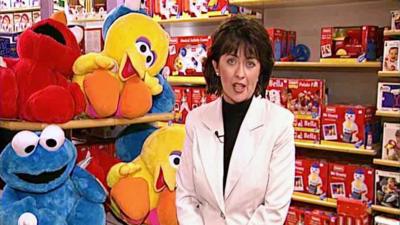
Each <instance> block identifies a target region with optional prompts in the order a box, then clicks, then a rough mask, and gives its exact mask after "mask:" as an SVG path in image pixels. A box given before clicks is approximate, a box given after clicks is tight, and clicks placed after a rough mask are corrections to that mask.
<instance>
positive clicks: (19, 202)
mask: <svg viewBox="0 0 400 225" xmlns="http://www.w3.org/2000/svg"><path fill="white" fill-rule="evenodd" d="M40 138H43V137H40ZM28 141H29V140H28ZM16 152H17V151H16V150H15V149H13V147H12V145H11V144H8V145H7V146H6V147H5V149H4V150H3V152H2V153H1V155H0V177H1V178H2V179H3V180H4V181H5V183H6V186H5V188H4V192H3V195H2V197H1V199H0V225H17V224H18V218H19V217H20V216H21V215H22V214H23V213H25V212H30V213H32V214H33V215H35V216H36V218H37V221H38V224H39V225H59V224H60V225H61V224H62V225H89V224H90V225H104V224H105V211H104V207H103V204H102V203H104V201H105V197H106V193H105V191H104V189H103V188H102V187H101V185H100V184H99V183H98V182H97V181H96V179H95V178H94V177H93V176H92V175H90V174H89V173H87V172H86V171H85V170H83V169H81V168H80V167H77V166H75V160H76V157H77V152H76V148H75V146H74V145H73V144H72V142H71V141H69V140H67V139H65V141H64V143H63V144H62V145H61V146H60V147H59V148H58V149H55V150H54V151H49V150H46V149H45V148H44V147H43V146H41V144H40V143H37V145H36V147H35V148H34V150H33V151H32V152H31V153H30V155H27V156H20V155H19V154H17V153H16ZM55 171H58V173H55ZM45 172H47V173H46V174H44V173H45ZM51 172H53V174H50V173H51ZM21 174H24V175H21ZM49 174H50V175H49ZM27 177H28V178H27Z"/></svg>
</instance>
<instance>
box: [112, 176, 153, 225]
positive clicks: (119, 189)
mask: <svg viewBox="0 0 400 225" xmlns="http://www.w3.org/2000/svg"><path fill="white" fill-rule="evenodd" d="M110 198H111V201H112V205H113V206H114V207H116V208H118V209H117V210H118V211H119V213H117V214H119V215H118V216H119V217H120V219H122V220H124V221H125V222H127V223H128V224H142V222H143V221H144V219H145V218H146V217H147V214H148V213H149V210H150V199H149V189H148V184H147V182H146V181H145V180H144V179H142V178H136V177H125V178H122V179H121V180H119V181H118V182H117V183H116V184H115V185H114V186H113V187H112V188H111V192H110ZM114 211H115V210H114Z"/></svg>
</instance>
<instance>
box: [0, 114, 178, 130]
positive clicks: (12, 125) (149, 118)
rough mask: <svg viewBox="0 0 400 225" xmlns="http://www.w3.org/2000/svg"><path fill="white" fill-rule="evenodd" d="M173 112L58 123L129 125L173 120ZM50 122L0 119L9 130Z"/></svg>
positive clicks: (40, 127) (69, 126)
mask: <svg viewBox="0 0 400 225" xmlns="http://www.w3.org/2000/svg"><path fill="white" fill-rule="evenodd" d="M174 118H175V117H174V114H173V113H154V114H147V115H145V116H143V117H139V118H135V119H121V118H105V119H81V120H71V121H69V122H67V123H63V124H57V125H59V126H60V127H61V128H63V129H79V128H94V127H106V126H117V125H128V124H136V123H148V122H154V121H168V120H173V119H174ZM47 125H48V124H46V123H34V122H26V121H4V120H2V121H0V128H5V129H8V130H43V129H44V128H45V127H46V126H47Z"/></svg>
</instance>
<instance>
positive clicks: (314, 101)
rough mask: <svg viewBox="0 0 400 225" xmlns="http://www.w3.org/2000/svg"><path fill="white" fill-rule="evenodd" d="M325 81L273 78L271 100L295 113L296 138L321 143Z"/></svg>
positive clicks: (270, 91) (269, 88) (268, 89)
mask: <svg viewBox="0 0 400 225" xmlns="http://www.w3.org/2000/svg"><path fill="white" fill-rule="evenodd" d="M324 89H325V82H324V81H323V80H316V79H287V78H271V79H270V81H269V84H268V87H267V96H268V98H269V100H270V101H271V102H273V103H275V104H277V105H280V106H282V107H285V108H287V109H289V110H290V111H291V112H292V113H293V114H294V115H295V121H294V127H295V139H296V140H299V141H304V142H311V143H319V142H320V140H321V135H320V124H321V111H322V104H323V99H324Z"/></svg>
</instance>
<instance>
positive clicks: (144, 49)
mask: <svg viewBox="0 0 400 225" xmlns="http://www.w3.org/2000/svg"><path fill="white" fill-rule="evenodd" d="M136 49H137V50H138V52H139V53H140V54H142V55H143V56H144V57H145V64H146V67H147V68H148V67H150V66H152V65H153V63H154V61H155V58H156V57H155V54H154V52H153V51H151V46H150V44H149V43H148V42H147V41H143V40H139V41H137V42H136Z"/></svg>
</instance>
